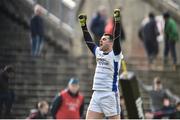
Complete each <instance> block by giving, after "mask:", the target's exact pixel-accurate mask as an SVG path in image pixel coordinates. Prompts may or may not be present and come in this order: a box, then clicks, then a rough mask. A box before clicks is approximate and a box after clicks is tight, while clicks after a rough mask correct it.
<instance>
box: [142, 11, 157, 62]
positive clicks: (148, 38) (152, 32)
mask: <svg viewBox="0 0 180 120" xmlns="http://www.w3.org/2000/svg"><path fill="white" fill-rule="evenodd" d="M158 35H159V32H158V29H157V25H156V21H155V16H154V13H149V22H148V23H146V24H145V25H144V27H143V29H142V39H143V41H144V46H145V48H146V52H147V56H148V60H149V63H150V64H151V63H153V60H154V59H155V58H156V57H157V54H158V41H157V36H158Z"/></svg>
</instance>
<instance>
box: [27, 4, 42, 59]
mask: <svg viewBox="0 0 180 120" xmlns="http://www.w3.org/2000/svg"><path fill="white" fill-rule="evenodd" d="M30 28H31V29H30V30H31V43H32V48H31V49H32V51H31V52H32V56H39V55H40V54H41V49H42V45H43V44H42V43H43V40H44V24H43V19H42V18H41V7H40V6H39V5H36V6H35V8H34V16H33V17H32V18H31V21H30Z"/></svg>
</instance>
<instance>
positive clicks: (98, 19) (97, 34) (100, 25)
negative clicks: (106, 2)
mask: <svg viewBox="0 0 180 120" xmlns="http://www.w3.org/2000/svg"><path fill="white" fill-rule="evenodd" d="M106 14H107V13H106V8H105V7H104V6H100V7H99V10H98V12H97V13H96V14H95V16H94V17H93V18H92V20H91V23H90V30H91V32H92V33H93V35H94V40H95V43H96V44H97V45H99V40H100V38H101V37H102V36H103V34H104V28H105V26H106V17H107V15H106Z"/></svg>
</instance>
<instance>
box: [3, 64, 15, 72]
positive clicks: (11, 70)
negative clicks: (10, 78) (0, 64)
mask: <svg viewBox="0 0 180 120" xmlns="http://www.w3.org/2000/svg"><path fill="white" fill-rule="evenodd" d="M4 71H5V72H7V73H10V72H15V70H14V68H13V66H12V65H6V66H5V67H4Z"/></svg>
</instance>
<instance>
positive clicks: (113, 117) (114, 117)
mask: <svg viewBox="0 0 180 120" xmlns="http://www.w3.org/2000/svg"><path fill="white" fill-rule="evenodd" d="M108 118H109V119H120V115H115V116H111V117H108Z"/></svg>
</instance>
